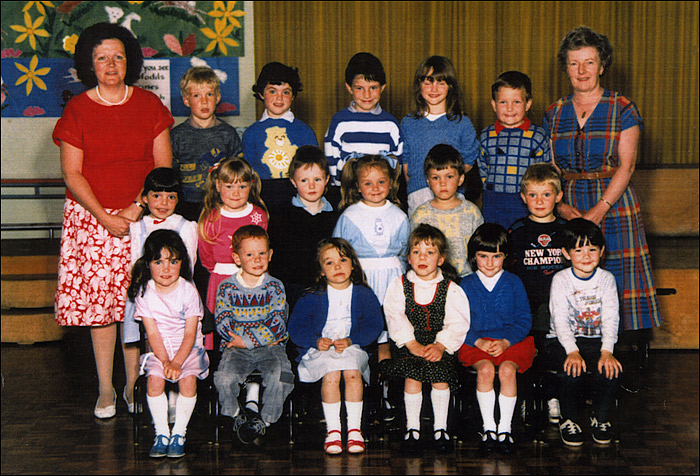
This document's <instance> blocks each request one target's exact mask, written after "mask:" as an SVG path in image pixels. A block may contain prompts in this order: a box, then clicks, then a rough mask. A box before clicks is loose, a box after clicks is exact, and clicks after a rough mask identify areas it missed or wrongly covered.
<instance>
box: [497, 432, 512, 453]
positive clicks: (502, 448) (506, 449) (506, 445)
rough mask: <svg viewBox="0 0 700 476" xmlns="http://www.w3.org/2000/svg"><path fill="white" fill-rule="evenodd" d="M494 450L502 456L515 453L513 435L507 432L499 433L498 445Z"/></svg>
mask: <svg viewBox="0 0 700 476" xmlns="http://www.w3.org/2000/svg"><path fill="white" fill-rule="evenodd" d="M496 449H497V450H498V452H499V453H501V454H502V455H512V454H513V453H515V450H516V449H517V447H516V446H515V440H514V439H513V435H511V434H510V433H507V432H506V433H499V434H498V445H497V446H496Z"/></svg>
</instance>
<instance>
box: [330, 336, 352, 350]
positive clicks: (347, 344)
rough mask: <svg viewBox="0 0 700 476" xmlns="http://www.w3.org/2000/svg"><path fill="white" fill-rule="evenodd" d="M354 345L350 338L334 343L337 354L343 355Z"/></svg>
mask: <svg viewBox="0 0 700 476" xmlns="http://www.w3.org/2000/svg"><path fill="white" fill-rule="evenodd" d="M351 345H352V341H351V340H350V338H349V337H346V338H345V339H338V340H334V341H333V347H335V351H336V352H337V353H339V354H340V353H342V352H343V351H344V350H345V349H347V348H348V347H350V346H351Z"/></svg>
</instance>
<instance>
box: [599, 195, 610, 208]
mask: <svg viewBox="0 0 700 476" xmlns="http://www.w3.org/2000/svg"><path fill="white" fill-rule="evenodd" d="M600 201H601V202H603V203H605V204H606V205H607V206H608V207H610V208H612V207H613V206H612V203H610V202H609V201H607V200H606V199H604V198H603V197H600Z"/></svg>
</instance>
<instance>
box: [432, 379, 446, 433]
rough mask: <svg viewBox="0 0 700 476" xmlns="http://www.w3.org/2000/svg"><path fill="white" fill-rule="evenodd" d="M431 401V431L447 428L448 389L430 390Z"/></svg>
mask: <svg viewBox="0 0 700 476" xmlns="http://www.w3.org/2000/svg"><path fill="white" fill-rule="evenodd" d="M430 400H432V402H433V431H437V430H447V413H448V412H449V410H450V389H449V388H447V389H445V390H437V389H435V388H433V389H432V390H431V391H430Z"/></svg>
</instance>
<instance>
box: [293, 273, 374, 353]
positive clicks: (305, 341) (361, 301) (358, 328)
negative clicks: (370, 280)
mask: <svg viewBox="0 0 700 476" xmlns="http://www.w3.org/2000/svg"><path fill="white" fill-rule="evenodd" d="M328 306H329V303H328V293H327V292H325V291H324V292H323V293H320V294H316V293H308V294H305V295H303V296H302V297H301V298H299V300H298V301H297V303H296V305H295V306H294V311H293V312H292V315H291V317H290V318H289V324H288V330H289V337H290V339H292V342H294V344H295V345H296V346H297V347H298V348H299V356H298V357H297V360H301V358H302V357H303V356H304V354H306V351H308V350H309V349H310V348H312V347H316V345H317V342H318V340H319V339H320V338H321V333H322V332H323V327H324V326H325V325H326V318H327V317H328ZM350 319H351V321H352V326H351V328H350V335H349V337H350V340H351V341H352V343H353V344H357V345H359V346H360V347H363V348H364V347H367V346H369V345H370V344H372V343H373V342H374V341H376V340H377V338H378V337H379V334H381V332H382V330H383V329H384V316H383V314H382V308H381V306H380V305H379V300H378V299H377V296H375V294H374V291H372V290H371V289H370V288H368V287H366V286H361V285H354V286H353V289H352V303H351V304H350Z"/></svg>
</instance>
